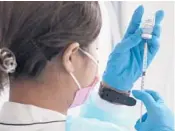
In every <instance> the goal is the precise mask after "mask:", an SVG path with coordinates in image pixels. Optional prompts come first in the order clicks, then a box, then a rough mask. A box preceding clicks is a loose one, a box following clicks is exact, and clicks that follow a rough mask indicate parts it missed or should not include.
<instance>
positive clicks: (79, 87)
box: [69, 73, 81, 89]
mask: <svg viewBox="0 0 175 131" xmlns="http://www.w3.org/2000/svg"><path fill="white" fill-rule="evenodd" d="M69 74H70V75H71V77H72V78H73V80H74V82H75V83H76V85H77V86H78V89H81V86H80V84H79V82H78V80H77V79H76V77H75V76H74V75H73V74H72V73H69Z"/></svg>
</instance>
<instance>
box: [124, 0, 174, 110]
mask: <svg viewBox="0 0 175 131" xmlns="http://www.w3.org/2000/svg"><path fill="white" fill-rule="evenodd" d="M141 4H142V5H143V6H144V7H145V15H144V18H145V17H146V16H147V15H149V14H152V13H154V12H155V11H156V10H159V9H163V10H164V12H165V17H164V20H163V22H162V34H161V38H160V44H161V47H160V50H159V52H158V54H157V56H156V58H155V59H154V61H153V63H152V64H151V66H150V67H149V69H148V73H147V77H146V88H149V89H154V90H157V91H158V92H160V93H161V95H162V96H163V97H164V99H165V101H166V103H167V104H168V106H169V107H170V108H171V109H172V110H174V105H173V103H174V102H173V96H174V74H173V72H174V62H173V60H174V59H173V57H174V56H173V51H174V37H175V36H174V22H175V21H174V3H173V2H168V1H167V2H139V1H138V2H122V4H121V5H122V7H121V9H122V12H121V13H122V15H121V16H122V30H123V31H124V30H126V27H127V25H128V22H129V20H130V18H131V16H132V13H133V11H134V9H135V8H136V7H137V6H139V5H141ZM139 84H140V83H139V82H137V83H136V85H135V86H136V88H139Z"/></svg>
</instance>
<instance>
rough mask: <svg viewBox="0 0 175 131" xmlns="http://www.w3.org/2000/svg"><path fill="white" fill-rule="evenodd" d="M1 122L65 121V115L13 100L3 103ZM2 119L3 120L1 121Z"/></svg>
mask: <svg viewBox="0 0 175 131" xmlns="http://www.w3.org/2000/svg"><path fill="white" fill-rule="evenodd" d="M0 118H1V119H0V122H1V123H13V124H19V123H20V124H29V123H38V122H50V121H65V120H66V116H65V115H63V114H61V113H58V112H55V111H52V110H48V109H44V108H40V107H36V106H33V105H27V104H20V103H15V102H6V103H4V105H3V107H2V109H1V111H0ZM2 120H3V121H2Z"/></svg>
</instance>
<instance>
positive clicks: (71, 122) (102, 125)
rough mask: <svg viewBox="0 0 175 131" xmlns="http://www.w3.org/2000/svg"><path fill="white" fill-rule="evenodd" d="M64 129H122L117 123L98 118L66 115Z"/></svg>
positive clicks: (72, 130) (95, 130) (76, 130)
mask: <svg viewBox="0 0 175 131" xmlns="http://www.w3.org/2000/svg"><path fill="white" fill-rule="evenodd" d="M66 131H122V130H121V129H120V128H119V127H118V126H117V125H115V124H112V123H109V122H104V121H100V120H98V119H90V118H82V117H68V118H67V122H66Z"/></svg>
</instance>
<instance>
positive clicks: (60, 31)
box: [0, 1, 101, 88]
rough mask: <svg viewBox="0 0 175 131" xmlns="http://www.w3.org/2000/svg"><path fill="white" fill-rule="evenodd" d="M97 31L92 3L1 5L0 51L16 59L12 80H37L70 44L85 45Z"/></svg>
mask: <svg viewBox="0 0 175 131" xmlns="http://www.w3.org/2000/svg"><path fill="white" fill-rule="evenodd" d="M100 29H101V13H100V7H99V4H98V2H95V1H94V2H91V1H88V2H85V1H84V2H78V1H71V2H70V1H67V2H65V1H45V2H43V1H41V2H28V1H26V2H24V1H23V2H0V48H3V47H6V48H8V49H10V50H11V51H12V52H13V53H14V55H15V56H16V61H17V65H18V66H17V68H16V71H15V72H14V73H13V74H12V75H13V76H14V77H15V78H18V77H23V76H26V77H31V78H33V77H36V76H37V75H38V74H40V73H41V71H42V70H43V69H44V67H45V66H46V63H47V61H48V60H50V59H51V58H53V56H55V55H57V54H58V53H60V52H61V51H62V50H63V49H64V48H65V47H66V46H67V45H68V44H70V42H78V43H79V44H80V46H84V47H85V46H88V45H89V44H90V43H92V42H93V41H94V40H95V39H96V37H97V36H98V34H99V32H100ZM2 76H3V72H2V71H0V83H2V80H3V79H2V78H1V77H2ZM0 88H2V87H1V86H0Z"/></svg>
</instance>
